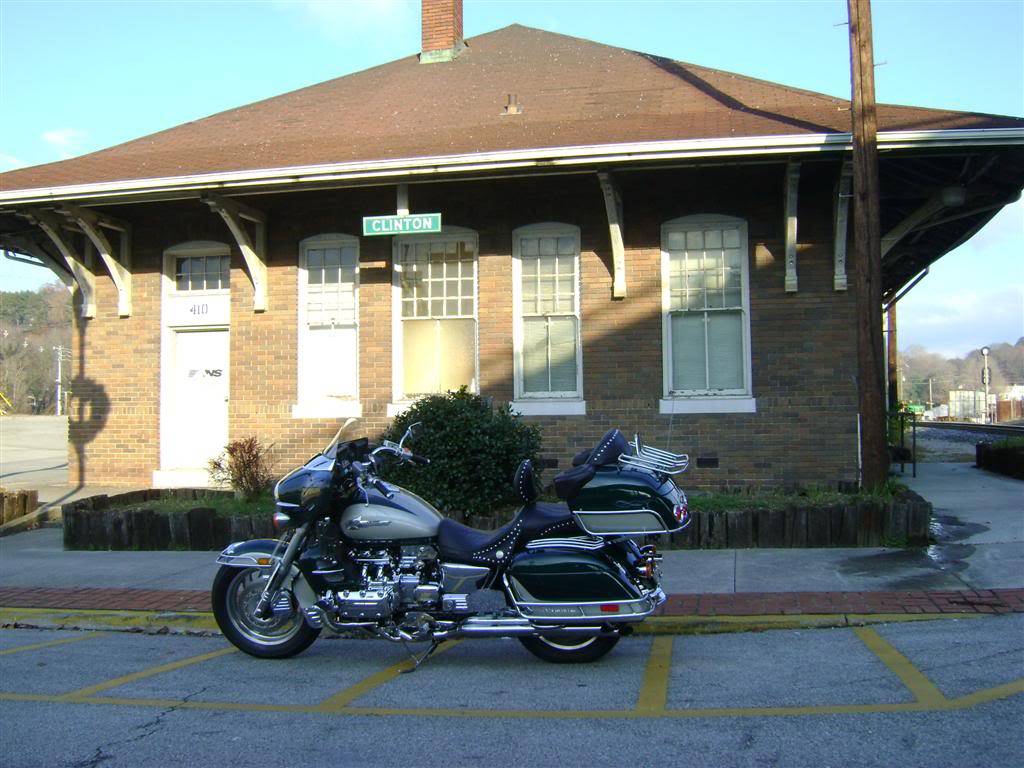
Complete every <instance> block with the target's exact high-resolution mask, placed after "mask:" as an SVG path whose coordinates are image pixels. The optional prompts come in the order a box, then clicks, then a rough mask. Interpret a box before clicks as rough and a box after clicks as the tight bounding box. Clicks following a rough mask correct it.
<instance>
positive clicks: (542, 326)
mask: <svg viewBox="0 0 1024 768" xmlns="http://www.w3.org/2000/svg"><path fill="white" fill-rule="evenodd" d="M512 255H513V262H512V265H513V266H512V279H513V307H514V326H513V343H514V346H515V377H516V381H515V394H516V399H517V400H519V399H523V400H526V399H577V400H578V399H580V398H581V397H582V388H583V387H582V371H581V367H582V366H581V351H580V291H579V283H580V279H579V262H580V233H579V228H578V227H574V226H571V225H568V224H534V225H531V226H528V227H522V228H520V229H517V230H516V231H515V232H514V233H513V243H512Z"/></svg>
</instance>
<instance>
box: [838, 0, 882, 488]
mask: <svg viewBox="0 0 1024 768" xmlns="http://www.w3.org/2000/svg"><path fill="white" fill-rule="evenodd" d="M847 6H848V9H849V14H850V63H851V65H852V66H851V69H852V83H853V98H852V110H851V111H852V115H853V259H852V261H853V284H854V293H855V295H856V297H857V371H858V374H857V382H858V390H859V392H858V394H859V400H860V429H861V466H862V477H861V483H862V485H863V486H864V487H866V488H877V487H878V486H880V485H882V484H883V483H884V482H885V480H886V478H887V477H888V475H889V459H888V451H887V449H886V444H885V419H886V412H885V398H884V394H883V393H884V391H885V373H884V370H885V367H884V365H883V362H882V361H883V357H882V246H881V225H880V221H879V210H878V205H879V204H878V192H879V189H878V186H879V185H878V119H877V113H876V110H875V60H874V53H873V49H872V42H871V2H870V0H847Z"/></svg>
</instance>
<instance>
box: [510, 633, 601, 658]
mask: <svg viewBox="0 0 1024 768" xmlns="http://www.w3.org/2000/svg"><path fill="white" fill-rule="evenodd" d="M519 642H521V643H522V644H523V645H524V646H526V650H528V651H529V652H530V653H532V654H533V655H534V656H536V657H537V658H538V659H543V660H544V661H550V662H552V663H554V664H586V663H588V662H591V661H597V660H598V659H600V658H601V657H602V656H604V655H605V654H606V653H608V651H610V650H611V649H612V648H614V647H615V644H616V643H617V642H619V636H618V635H601V636H597V637H580V636H579V635H557V634H551V635H540V636H538V637H520V638H519Z"/></svg>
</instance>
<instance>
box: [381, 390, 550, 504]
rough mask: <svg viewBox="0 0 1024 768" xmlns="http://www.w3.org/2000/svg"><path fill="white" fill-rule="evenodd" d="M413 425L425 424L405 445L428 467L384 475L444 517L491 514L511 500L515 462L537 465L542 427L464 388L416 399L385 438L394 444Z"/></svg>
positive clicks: (397, 468)
mask: <svg viewBox="0 0 1024 768" xmlns="http://www.w3.org/2000/svg"><path fill="white" fill-rule="evenodd" d="M417 421H419V422H422V423H423V426H422V428H421V431H420V433H419V434H418V435H417V436H416V438H415V439H414V440H412V441H410V442H409V443H408V445H407V447H408V448H410V449H411V450H412V451H413V452H414V453H418V454H420V455H422V456H426V457H427V458H428V459H430V462H431V463H430V466H428V467H419V466H415V465H404V466H396V465H393V464H392V465H389V466H388V468H387V470H386V473H385V474H386V476H387V479H388V480H391V481H392V482H395V483H398V484H399V485H401V486H403V487H405V488H408V489H409V490H411V491H413V492H415V493H417V494H419V495H420V496H422V497H423V498H424V499H426V500H427V501H429V502H430V503H431V504H433V505H434V506H436V507H437V508H438V509H441V510H444V511H445V512H446V513H448V514H452V513H462V514H464V515H490V514H493V513H494V510H495V508H496V507H499V506H502V505H507V504H508V503H509V502H511V501H513V500H514V498H515V494H514V493H513V490H512V478H513V476H514V475H515V471H516V467H518V466H519V462H520V461H522V460H523V459H533V460H534V465H535V466H536V462H537V455H538V454H539V452H540V446H541V431H540V428H539V427H536V426H533V425H530V424H526V423H524V422H523V421H522V420H521V419H520V418H519V417H518V416H516V415H513V414H512V412H511V411H510V410H509V407H508V406H507V405H504V406H502V407H500V408H494V407H492V405H491V402H490V400H488V399H486V398H483V397H481V396H479V395H474V394H473V393H471V392H467V391H466V389H465V387H463V388H462V389H460V390H459V391H458V392H448V393H446V394H443V395H429V396H427V397H424V398H422V399H420V400H417V401H416V403H415V404H414V405H413V406H412V407H410V408H409V409H408V410H406V411H405V412H404V413H402V414H401V415H400V416H398V417H397V418H396V419H395V420H394V422H392V424H391V427H390V428H389V429H388V431H387V432H386V434H385V437H386V438H387V439H389V440H394V441H395V442H398V441H399V440H400V439H401V437H402V435H403V433H404V432H405V430H406V428H407V427H408V426H409V425H410V424H414V423H415V422H417Z"/></svg>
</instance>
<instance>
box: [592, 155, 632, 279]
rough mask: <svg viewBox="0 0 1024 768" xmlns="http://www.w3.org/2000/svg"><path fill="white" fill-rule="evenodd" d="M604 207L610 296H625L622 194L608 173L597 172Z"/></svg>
mask: <svg viewBox="0 0 1024 768" xmlns="http://www.w3.org/2000/svg"><path fill="white" fill-rule="evenodd" d="M597 178H598V181H600V182H601V192H602V193H603V194H604V209H605V213H607V214H608V236H609V238H610V239H611V242H612V298H615V299H624V298H625V297H626V246H625V242H624V240H623V236H622V227H623V223H622V194H621V192H619V187H618V185H617V184H616V183H615V179H613V178H612V175H611V174H610V173H606V172H599V173H598V174H597Z"/></svg>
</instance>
